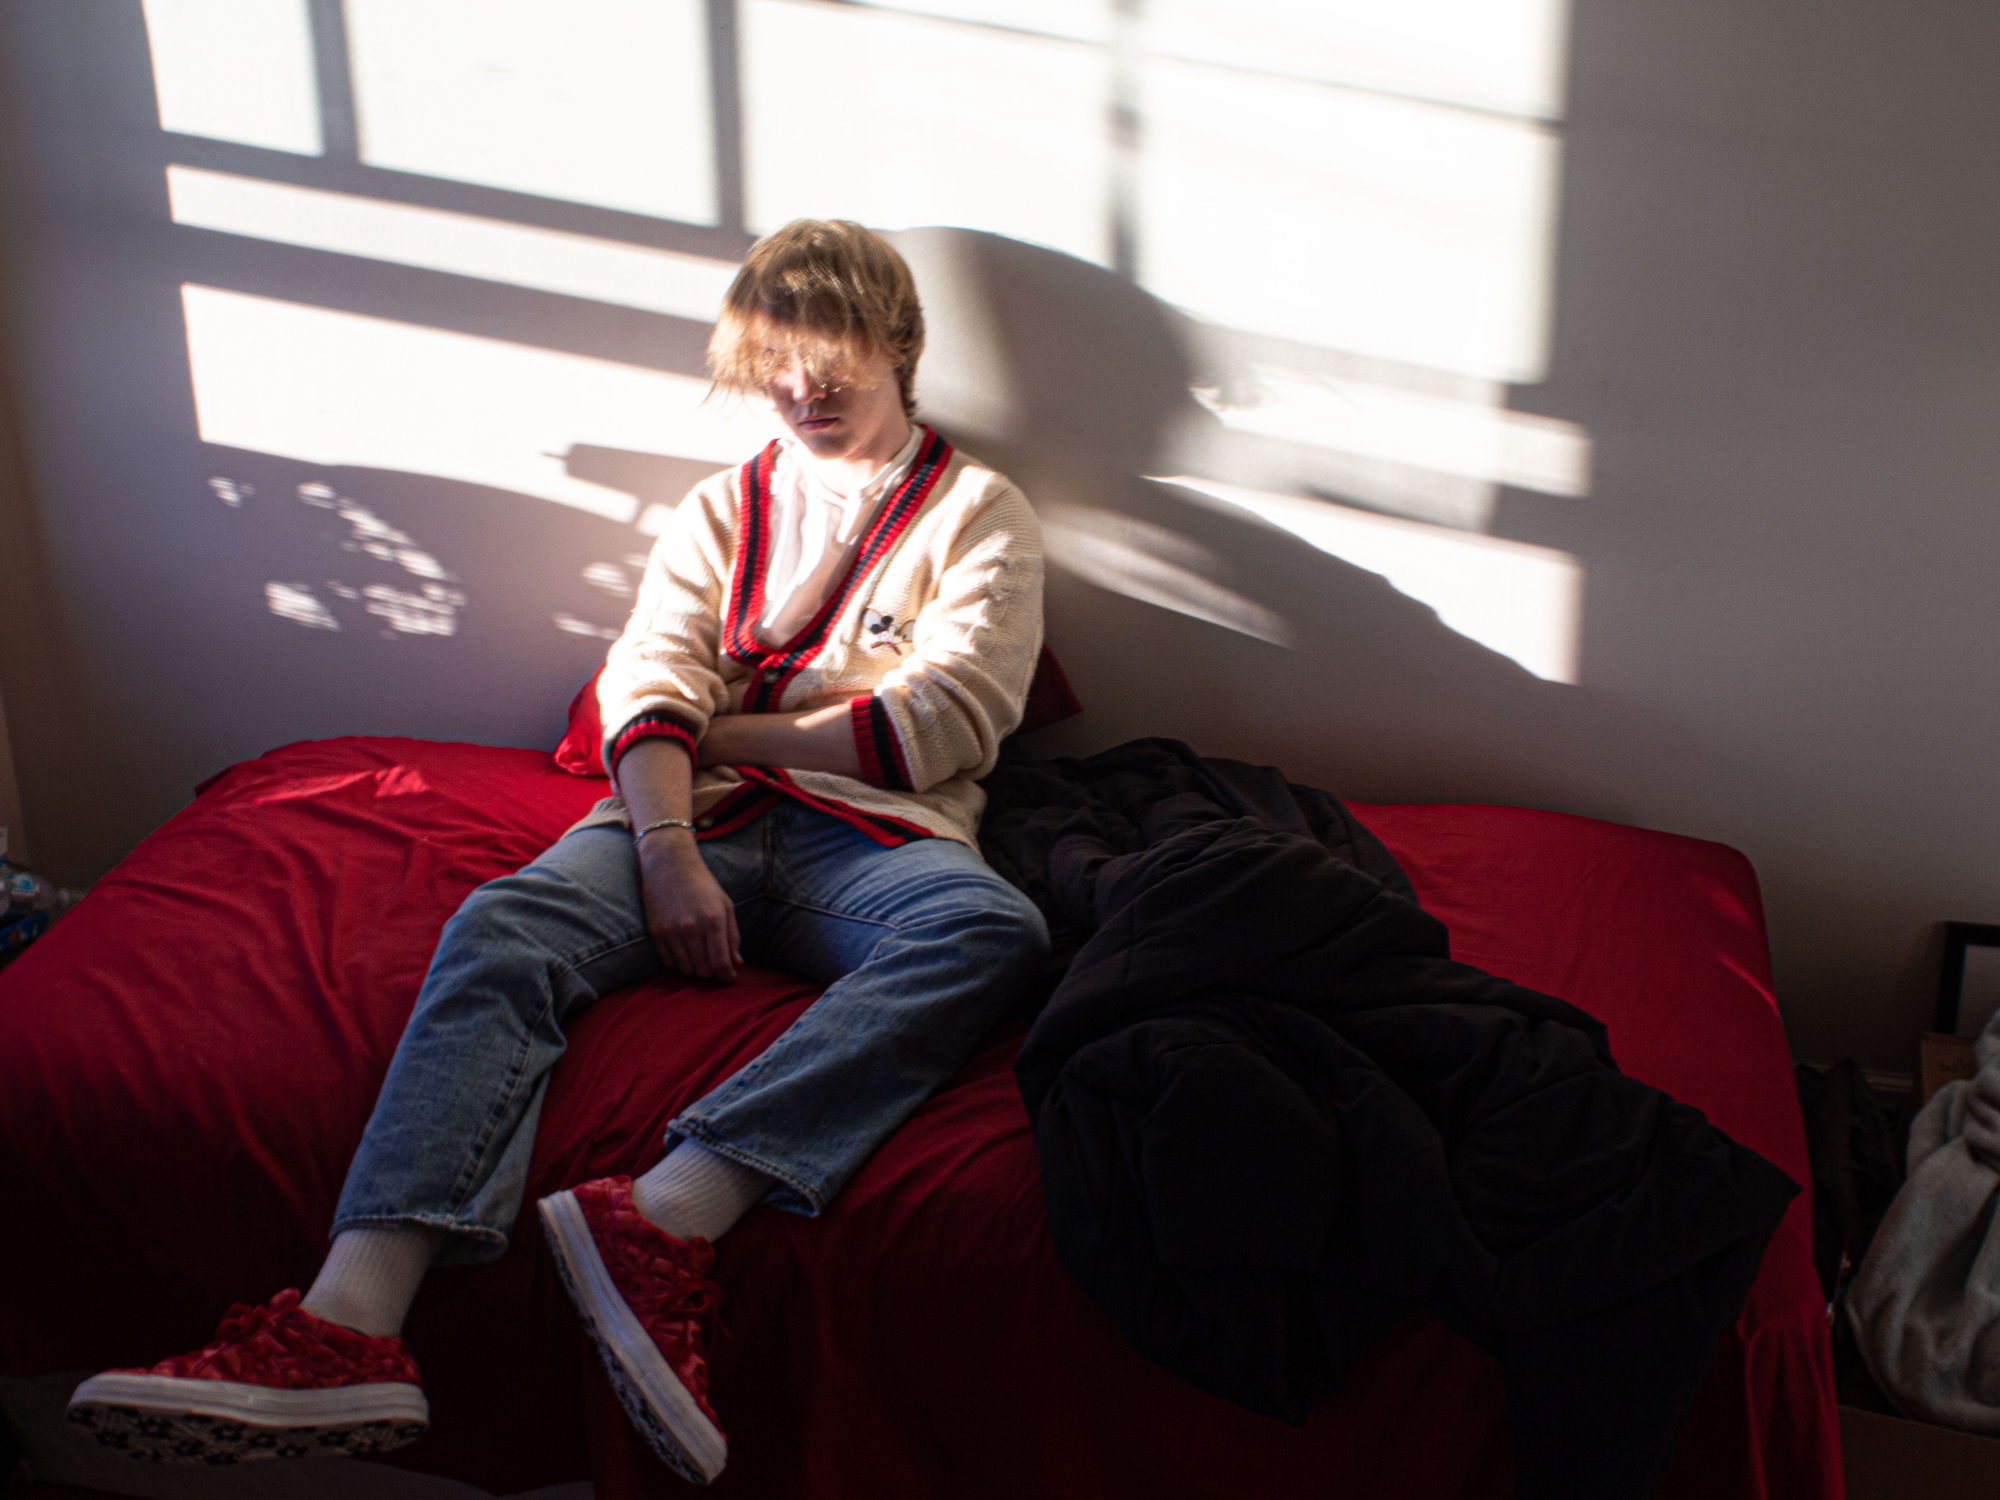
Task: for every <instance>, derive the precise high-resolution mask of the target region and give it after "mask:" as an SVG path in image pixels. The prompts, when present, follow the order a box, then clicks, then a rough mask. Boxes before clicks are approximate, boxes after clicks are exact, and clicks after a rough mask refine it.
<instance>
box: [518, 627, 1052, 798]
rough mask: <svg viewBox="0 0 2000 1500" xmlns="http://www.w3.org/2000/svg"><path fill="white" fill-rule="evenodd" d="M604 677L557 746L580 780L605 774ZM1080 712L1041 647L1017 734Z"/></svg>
mask: <svg viewBox="0 0 2000 1500" xmlns="http://www.w3.org/2000/svg"><path fill="white" fill-rule="evenodd" d="M603 675H604V668H602V667H599V668H598V669H597V670H596V671H595V672H593V673H591V674H590V681H588V682H586V683H585V684H584V685H583V687H582V688H581V689H580V690H579V691H578V693H577V695H576V696H575V697H574V698H572V699H570V700H569V729H568V730H567V731H566V732H565V733H564V735H563V737H562V743H561V744H560V745H558V746H556V764H557V765H559V766H561V767H562V768H563V769H564V770H565V771H569V772H572V773H574V774H575V775H578V776H602V775H603V774H604V759H603V757H604V719H603V716H602V715H601V714H600V713H599V712H598V707H597V679H598V678H600V677H602V676H603ZM1081 712H1083V705H1082V704H1081V703H1079V702H1077V701H1076V694H1075V693H1074V692H1072V691H1071V690H1070V685H1069V678H1067V677H1065V676H1064V675H1063V669H1062V663H1061V662H1059V661H1057V660H1056V654H1055V652H1053V651H1051V650H1049V648H1048V647H1047V646H1044V647H1042V657H1041V660H1040V661H1038V662H1036V663H1035V680H1034V681H1033V682H1031V683H1029V684H1028V702H1027V704H1026V707H1025V709H1024V711H1023V712H1022V715H1021V727H1020V728H1019V729H1018V730H1017V731H1015V732H1016V733H1018V734H1033V733H1034V732H1035V731H1036V730H1037V729H1047V728H1048V727H1049V725H1051V724H1056V723H1060V722H1061V721H1062V720H1064V719H1067V718H1068V717H1069V716H1070V715H1071V714H1076V713H1081Z"/></svg>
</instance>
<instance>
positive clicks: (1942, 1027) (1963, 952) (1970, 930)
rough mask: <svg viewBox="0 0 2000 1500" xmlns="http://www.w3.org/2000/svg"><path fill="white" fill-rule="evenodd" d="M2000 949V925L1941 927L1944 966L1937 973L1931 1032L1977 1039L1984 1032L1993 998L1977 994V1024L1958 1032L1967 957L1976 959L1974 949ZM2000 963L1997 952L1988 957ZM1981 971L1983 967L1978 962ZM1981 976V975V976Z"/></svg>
mask: <svg viewBox="0 0 2000 1500" xmlns="http://www.w3.org/2000/svg"><path fill="white" fill-rule="evenodd" d="M1985 948H1993V949H2000V924H1996V923H1987V922H1946V923H1945V924H1944V964H1943V967H1942V968H1941V969H1940V970H1939V971H1938V994H1937V1014H1936V1016H1935V1017H1934V1019H1933V1023H1932V1027H1931V1029H1932V1031H1933V1032H1936V1033H1942V1034H1944V1035H1946V1036H1959V1035H1964V1036H1977V1035H1978V1034H1979V1032H1980V1031H1981V1030H1983V1029H1984V1027H1985V1025H1986V1022H1987V1019H1988V1018H1989V1017H1990V1016H1991V1015H1992V1014H1993V1013H1994V1010H1995V1008H1996V1007H1995V1005H1994V1004H1993V1003H1992V1001H1993V997H1992V996H1990V995H1986V994H1983V993H1982V994H1980V995H1978V996H1976V997H1975V1004H1974V1013H1976V1015H1977V1024H1976V1025H1975V1026H1974V1029H1973V1030H1972V1031H1969V1032H1961V1031H1960V1030H1959V1022H1960V1018H1961V1015H1963V1014H1966V1004H1965V1001H1966V967H1967V962H1968V958H1974V959H1976V958H1977V957H1978V955H1977V954H1976V953H1975V951H1974V950H1978V949H1985ZM1991 957H1992V960H1993V961H1994V962H1995V963H1996V964H2000V953H1995V954H1994V955H1992V956H1991ZM1980 967H1981V969H1982V970H1984V969H1985V968H1986V964H1984V963H1981V964H1980ZM1982 977H1983V976H1982Z"/></svg>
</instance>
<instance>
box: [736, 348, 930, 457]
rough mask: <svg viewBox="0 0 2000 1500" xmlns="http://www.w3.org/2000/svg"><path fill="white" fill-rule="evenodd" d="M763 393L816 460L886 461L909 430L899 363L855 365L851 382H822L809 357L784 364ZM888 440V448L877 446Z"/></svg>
mask: <svg viewBox="0 0 2000 1500" xmlns="http://www.w3.org/2000/svg"><path fill="white" fill-rule="evenodd" d="M764 394H765V395H766V396H768V397H769V398H770V400H771V405H772V406H774V407H776V408H777V411H778V417H779V419H780V420H781V421H783V422H784V424H785V426H786V427H787V428H789V429H790V431H791V434H792V436H793V437H795V438H797V439H798V440H799V441H800V442H801V443H803V444H805V446H806V449H807V451H808V452H810V453H811V454H812V455H813V456H814V457H815V458H820V459H833V460H838V459H846V458H855V459H866V458H874V459H877V461H880V462H886V461H887V460H888V459H889V458H892V457H894V456H895V450H896V449H897V448H899V447H901V446H902V443H903V439H904V437H905V435H906V434H907V433H908V431H909V426H908V422H907V419H906V418H905V417H904V415H903V393H902V390H901V388H900V387H899V386H898V385H897V383H896V367H895V366H894V365H892V364H889V363H887V362H886V361H882V360H877V361H874V362H871V363H868V364H864V365H861V366H859V367H858V368H856V370H855V371H854V378H853V379H852V380H851V381H850V382H849V383H847V384H844V385H836V386H825V385H820V384H818V383H817V382H816V381H815V380H814V379H813V376H812V374H811V373H810V372H809V371H808V370H807V369H806V366H805V361H803V360H801V359H797V358H794V359H793V360H791V361H790V362H789V363H788V364H785V365H782V366H781V367H780V368H779V369H778V371H777V373H776V374H774V375H773V376H772V377H771V379H770V380H768V381H767V382H766V383H765V385H764ZM884 443H888V444H889V445H890V446H889V451H888V452H887V453H883V454H878V453H876V451H875V450H876V449H878V448H880V447H881V446H882V445H883V444H884Z"/></svg>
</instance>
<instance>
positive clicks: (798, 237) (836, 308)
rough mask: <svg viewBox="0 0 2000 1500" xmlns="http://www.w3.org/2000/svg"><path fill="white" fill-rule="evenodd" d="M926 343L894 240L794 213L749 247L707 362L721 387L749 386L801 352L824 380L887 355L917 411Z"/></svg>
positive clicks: (835, 383)
mask: <svg viewBox="0 0 2000 1500" xmlns="http://www.w3.org/2000/svg"><path fill="white" fill-rule="evenodd" d="M923 352H924V313H923V308H922V306H921V305H920V304H919V303H918V301H917V283H916V278H915V277H913V276H912V275H911V274H910V268H909V267H908V266H907V265H906V264H904V262H903V257H902V256H900V255H898V254H897V253H896V251H895V249H894V248H893V247H892V246H891V245H890V244H889V242H888V241H887V240H885V239H883V238H882V236H881V235H879V234H877V233H876V232H875V231H874V230H872V229H867V228H864V227H863V226H861V225H859V224H855V223H852V222H850V221H848V220H846V219H796V220H794V221H793V222H792V223H790V224H787V225H786V226H785V227H784V228H783V229H779V230H775V231H774V232H772V233H771V234H768V235H766V236H765V237H764V238H763V239H761V240H759V241H758V242H757V243H756V244H755V245H753V246H751V248H750V254H749V256H748V257H747V258H746V259H745V260H744V262H743V268H742V269H741V270H740V271H738V272H737V273H736V280H735V281H734V282H732V283H731V284H730V287H729V291H728V293H727V294H726V295H725V296H724V297H723V300H722V312H721V315H720V316H719V317H718V318H717V319H716V323H715V333H714V335H713V336H712V337H711V338H710V339H709V343H708V370H709V374H710V376H711V377H713V379H714V381H715V383H716V385H717V387H719V388H720V389H722V390H726V391H733V392H737V393H740V394H746V395H747V394H752V393H755V392H759V391H762V390H763V389H764V387H765V386H766V385H767V384H769V383H770V382H771V381H772V380H773V379H775V378H776V377H777V376H778V375H780V374H782V373H783V372H784V371H785V370H787V369H789V368H791V366H792V365H793V363H794V362H795V361H796V362H799V363H802V364H803V365H804V366H805V369H806V373H807V375H808V376H809V377H810V378H811V379H812V380H813V381H814V382H815V383H816V384H819V385H823V386H826V387H828V388H839V387H842V386H848V385H854V384H856V383H858V382H860V381H862V380H865V379H866V378H867V376H866V373H865V372H866V371H867V370H868V369H869V368H870V367H871V366H875V365H878V364H889V365H892V366H894V367H895V371H896V380H897V383H898V385H899V386H900V387H901V390H902V397H903V410H904V411H905V413H908V414H911V415H914V414H915V412H916V409H917V403H916V370H917V360H918V359H919V357H921V356H922V354H923Z"/></svg>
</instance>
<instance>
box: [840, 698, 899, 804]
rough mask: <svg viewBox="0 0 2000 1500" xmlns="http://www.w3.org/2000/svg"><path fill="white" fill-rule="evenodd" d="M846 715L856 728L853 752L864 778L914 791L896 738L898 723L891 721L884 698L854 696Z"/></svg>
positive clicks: (889, 788)
mask: <svg viewBox="0 0 2000 1500" xmlns="http://www.w3.org/2000/svg"><path fill="white" fill-rule="evenodd" d="M847 718H848V722H849V723H850V724H851V725H852V726H853V728H854V753H855V755H856V756H857V757H859V759H860V761H861V779H862V780H863V781H865V782H867V783H868V784H869V785H870V786H879V787H882V788H883V789H884V790H886V791H891V792H913V791H915V790H916V785H915V783H913V782H912V781H911V780H910V766H909V762H907V761H906V760H904V759H903V746H902V743H901V742H900V741H899V740H897V738H896V726H895V725H894V724H892V723H890V722H889V710H888V709H887V708H885V707H884V706H883V704H882V700H881V699H880V698H878V697H876V696H875V695H874V694H872V693H871V694H869V695H868V696H867V697H866V698H856V699H854V700H853V701H852V702H851V703H849V704H848V705H847Z"/></svg>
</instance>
